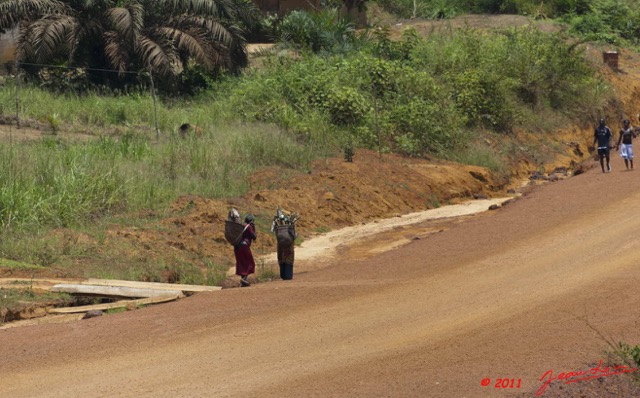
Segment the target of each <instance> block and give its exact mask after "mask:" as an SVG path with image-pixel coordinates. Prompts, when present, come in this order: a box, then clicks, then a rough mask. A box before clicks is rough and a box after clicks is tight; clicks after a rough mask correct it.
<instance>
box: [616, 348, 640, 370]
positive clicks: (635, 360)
mask: <svg viewBox="0 0 640 398" xmlns="http://www.w3.org/2000/svg"><path fill="white" fill-rule="evenodd" d="M616 353H617V354H618V355H619V356H620V357H621V359H623V360H624V361H625V362H631V363H632V364H633V366H635V367H640V344H639V345H635V346H631V345H629V344H627V343H623V342H620V343H618V345H617V347H616Z"/></svg>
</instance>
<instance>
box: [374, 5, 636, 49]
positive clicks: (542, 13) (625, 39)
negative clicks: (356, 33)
mask: <svg viewBox="0 0 640 398" xmlns="http://www.w3.org/2000/svg"><path fill="white" fill-rule="evenodd" d="M374 2H375V3H377V4H379V5H380V6H381V7H383V8H384V9H385V10H387V11H389V12H391V13H393V14H395V15H399V16H401V17H403V18H410V17H417V18H431V19H439V18H451V17H454V16H456V15H461V14H468V13H478V14H484V13H504V14H520V15H529V16H532V17H534V18H539V19H540V18H553V19H558V20H560V21H563V22H565V23H567V24H568V25H569V26H570V29H571V32H572V33H574V34H576V35H578V36H581V37H584V38H586V39H588V40H598V41H606V42H609V43H619V44H622V43H629V44H632V45H638V44H640V1H638V0H375V1H374Z"/></svg>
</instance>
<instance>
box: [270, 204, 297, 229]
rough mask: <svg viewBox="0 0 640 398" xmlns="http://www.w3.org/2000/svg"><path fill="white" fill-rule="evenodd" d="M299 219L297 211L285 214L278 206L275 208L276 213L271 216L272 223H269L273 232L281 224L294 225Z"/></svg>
mask: <svg viewBox="0 0 640 398" xmlns="http://www.w3.org/2000/svg"><path fill="white" fill-rule="evenodd" d="M299 219H300V216H299V215H298V214H297V213H289V214H286V213H285V212H284V211H282V209H281V208H279V207H278V210H276V215H275V216H274V217H273V223H272V224H271V232H274V231H275V230H276V229H277V227H279V226H282V225H291V226H294V227H295V225H296V222H297V221H298V220H299Z"/></svg>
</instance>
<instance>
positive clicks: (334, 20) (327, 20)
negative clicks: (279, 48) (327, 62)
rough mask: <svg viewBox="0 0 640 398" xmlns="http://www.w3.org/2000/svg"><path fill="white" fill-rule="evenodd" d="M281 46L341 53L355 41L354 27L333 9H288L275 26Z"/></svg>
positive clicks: (315, 51)
mask: <svg viewBox="0 0 640 398" xmlns="http://www.w3.org/2000/svg"><path fill="white" fill-rule="evenodd" d="M278 29H279V34H280V38H279V41H280V43H281V44H282V45H285V46H291V47H295V48H298V49H303V50H310V51H312V52H314V53H319V52H326V53H332V52H342V51H345V50H346V49H348V48H349V47H350V46H351V45H352V44H354V43H355V37H356V36H355V26H354V25H353V24H352V23H350V22H347V21H346V20H345V19H344V18H342V17H341V16H340V14H339V12H338V10H337V9H335V8H327V9H323V10H321V11H319V12H306V11H292V12H290V13H289V14H288V15H287V16H286V17H284V19H283V20H282V22H281V23H280V25H279V27H278Z"/></svg>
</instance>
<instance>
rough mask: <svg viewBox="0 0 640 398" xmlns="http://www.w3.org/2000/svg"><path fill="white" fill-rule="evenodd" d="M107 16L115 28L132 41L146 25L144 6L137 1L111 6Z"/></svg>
mask: <svg viewBox="0 0 640 398" xmlns="http://www.w3.org/2000/svg"><path fill="white" fill-rule="evenodd" d="M105 16H106V18H107V21H108V23H109V24H110V25H111V27H112V28H113V30H114V31H115V32H117V33H118V34H119V35H120V36H121V37H122V38H123V39H125V40H127V41H130V42H131V43H133V41H134V40H135V37H136V36H137V35H138V33H139V32H140V31H141V30H142V28H143V26H144V8H143V7H142V4H140V3H138V2H136V1H132V2H130V3H128V4H126V5H125V6H124V7H115V8H111V9H109V10H107V12H106V15H105Z"/></svg>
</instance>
